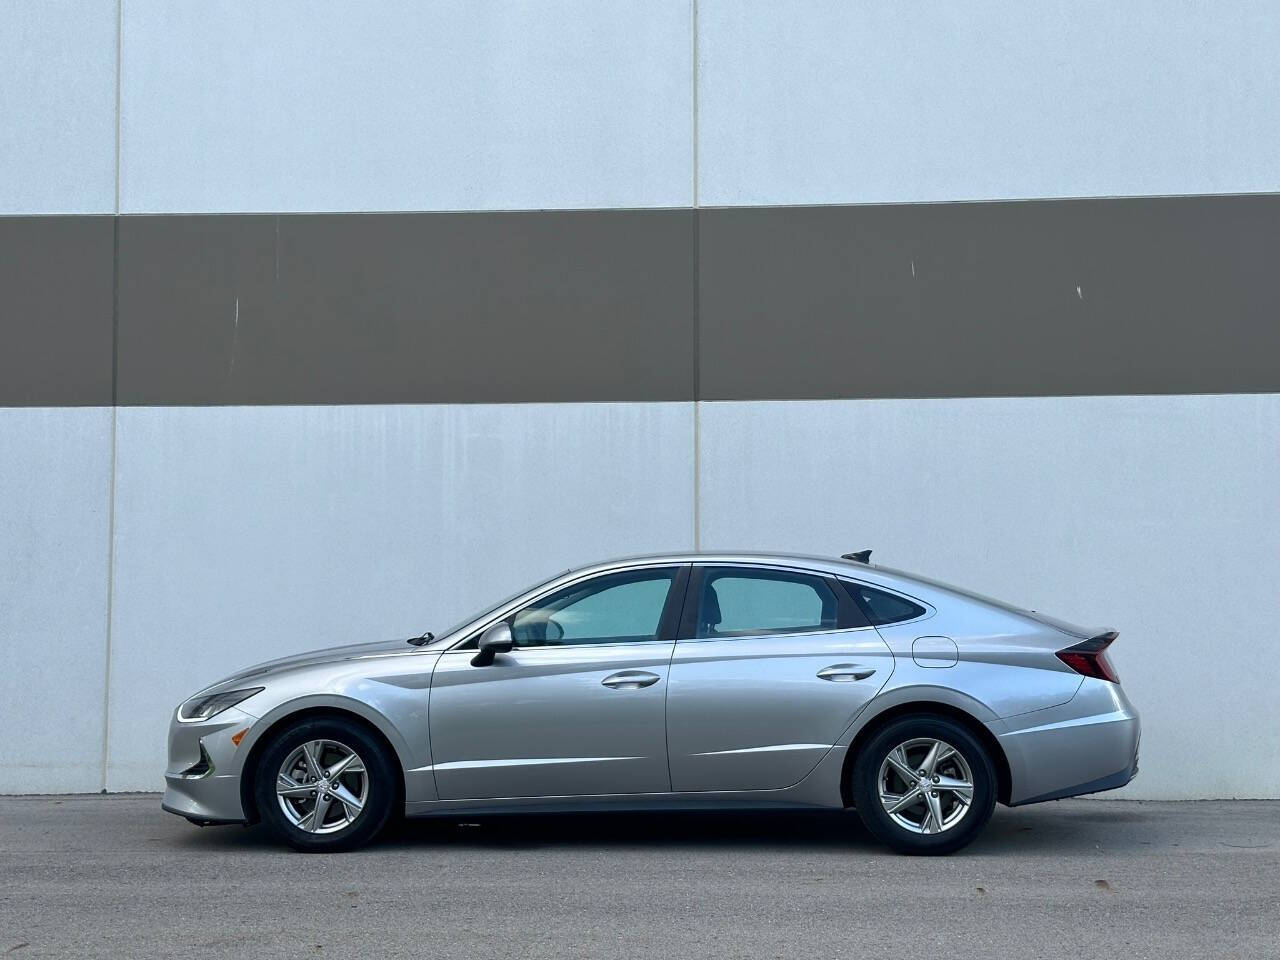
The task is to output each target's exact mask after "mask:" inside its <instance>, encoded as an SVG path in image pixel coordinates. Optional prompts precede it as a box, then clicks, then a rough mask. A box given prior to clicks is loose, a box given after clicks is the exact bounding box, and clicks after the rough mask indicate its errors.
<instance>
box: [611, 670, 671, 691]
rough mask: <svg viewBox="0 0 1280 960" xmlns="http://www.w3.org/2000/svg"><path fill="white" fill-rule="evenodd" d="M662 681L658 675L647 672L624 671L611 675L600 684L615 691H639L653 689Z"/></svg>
mask: <svg viewBox="0 0 1280 960" xmlns="http://www.w3.org/2000/svg"><path fill="white" fill-rule="evenodd" d="M661 679H662V678H661V677H660V676H658V675H657V674H656V673H649V672H648V671H647V670H623V671H622V672H621V673H614V674H610V675H609V676H607V677H605V678H604V679H603V680H601V681H600V682H601V683H603V684H604V685H605V686H606V687H612V688H613V689H614V690H639V689H640V688H641V687H651V686H653V685H654V684H655V683H657V682H658V681H659V680H661Z"/></svg>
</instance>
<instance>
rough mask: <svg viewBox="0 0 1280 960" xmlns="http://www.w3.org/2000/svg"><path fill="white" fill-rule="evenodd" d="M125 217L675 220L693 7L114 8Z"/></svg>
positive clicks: (687, 132)
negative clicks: (390, 214) (542, 211)
mask: <svg viewBox="0 0 1280 960" xmlns="http://www.w3.org/2000/svg"><path fill="white" fill-rule="evenodd" d="M124 10H125V17H124V54H123V58H122V64H123V74H122V85H121V97H122V102H123V110H122V114H121V121H122V148H123V152H122V157H121V170H120V176H121V190H122V197H121V208H122V210H123V211H125V212H127V213H142V212H159V213H172V212H206V211H211V212H228V211H260V210H270V211H277V212H280V211H317V210H324V211H339V210H365V211H368V210H490V209H527V208H546V207H654V206H683V205H688V204H690V203H691V202H692V199H693V174H692V171H693V33H692V28H693V16H692V4H691V3H690V2H689V0H627V2H610V3H600V2H598V0H552V2H538V3H476V2H474V0H439V2H432V3H419V2H416V0H393V2H382V3H377V4H363V5H361V6H360V7H359V8H358V10H357V9H356V8H353V7H351V6H350V5H348V4H339V3H328V4H316V3H309V2H304V0H285V2H274V3H269V4H254V5H252V7H251V9H250V10H246V6H245V4H243V3H239V2H221V3H199V4H174V3H172V2H170V0H127V2H126V3H125V8H124Z"/></svg>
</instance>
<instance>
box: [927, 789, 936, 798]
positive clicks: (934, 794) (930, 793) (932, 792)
mask: <svg viewBox="0 0 1280 960" xmlns="http://www.w3.org/2000/svg"><path fill="white" fill-rule="evenodd" d="M937 795H938V791H937V790H930V791H929V796H931V797H936V796H937Z"/></svg>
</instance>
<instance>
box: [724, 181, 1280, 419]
mask: <svg viewBox="0 0 1280 960" xmlns="http://www.w3.org/2000/svg"><path fill="white" fill-rule="evenodd" d="M700 237H701V239H700V252H701V263H700V269H699V275H700V284H701V291H702V297H701V337H700V339H701V394H702V396H703V397H704V398H707V399H753V398H778V399H787V398H828V397H967V396H1010V395H1018V396H1038V395H1050V396H1055V395H1073V394H1162V393H1250V392H1271V391H1276V390H1280V363H1277V362H1276V358H1277V356H1280V285H1278V284H1276V283H1275V280H1274V277H1275V271H1276V265H1277V259H1276V251H1277V250H1280V196H1277V195H1274V194H1270V195H1252V196H1220V197H1158V198H1121V199H1098V200H1061V201H1029V202H1000V203H941V204H917V205H901V206H854V207H790V208H735V209H718V210H706V211H703V212H702V213H701V221H700Z"/></svg>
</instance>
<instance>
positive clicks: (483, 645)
mask: <svg viewBox="0 0 1280 960" xmlns="http://www.w3.org/2000/svg"><path fill="white" fill-rule="evenodd" d="M515 645H516V644H515V639H514V638H513V637H512V636H511V627H510V626H508V625H507V624H506V622H502V623H495V624H494V625H493V626H492V627H490V628H489V629H488V630H486V631H485V632H484V633H482V634H480V651H479V652H478V653H477V654H476V655H475V656H474V657H472V658H471V665H472V666H473V667H487V666H489V664H491V663H493V659H494V657H496V656H497V655H498V654H500V653H510V652H511V648H512V647H514V646H515Z"/></svg>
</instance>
